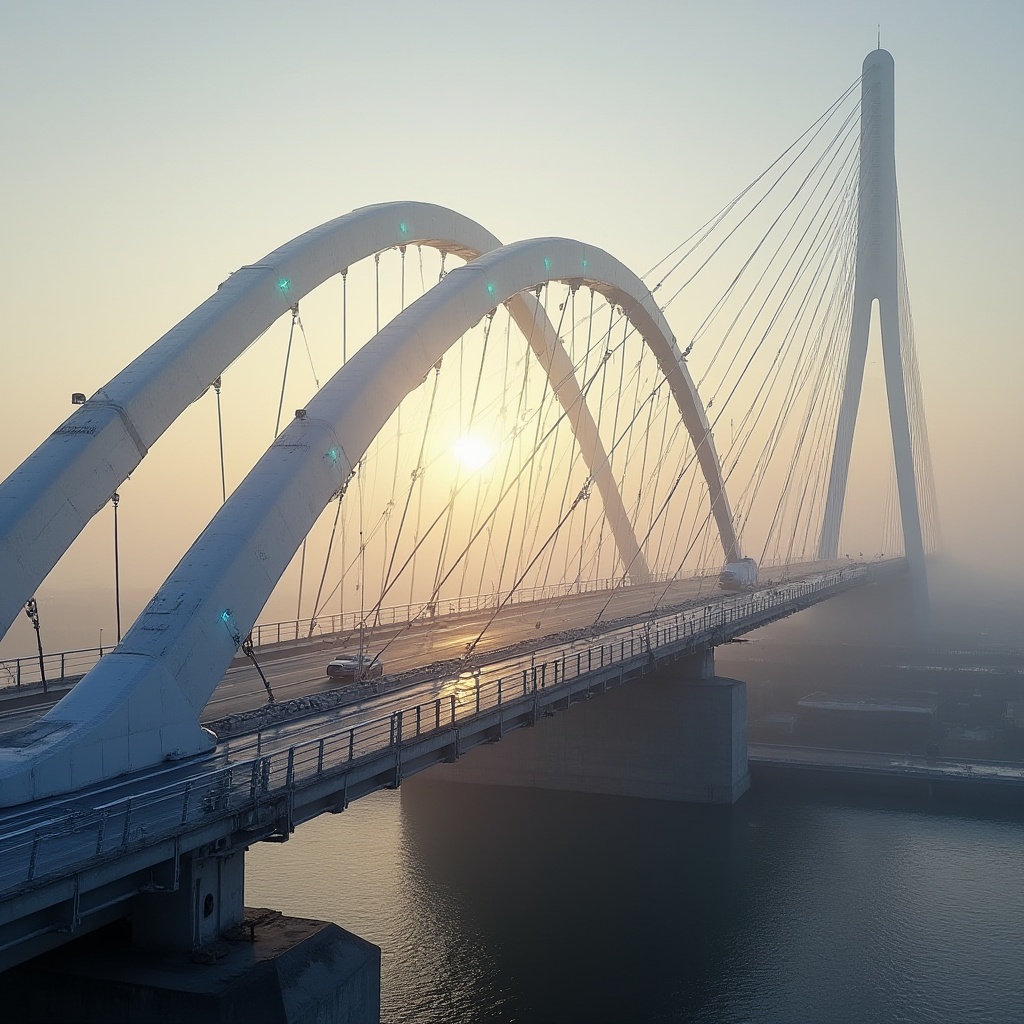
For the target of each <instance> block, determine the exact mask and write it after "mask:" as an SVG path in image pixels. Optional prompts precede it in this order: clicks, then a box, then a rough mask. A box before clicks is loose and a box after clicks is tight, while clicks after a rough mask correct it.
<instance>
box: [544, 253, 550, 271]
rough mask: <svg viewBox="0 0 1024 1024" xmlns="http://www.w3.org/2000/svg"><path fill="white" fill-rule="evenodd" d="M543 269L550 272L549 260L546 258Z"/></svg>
mask: <svg viewBox="0 0 1024 1024" xmlns="http://www.w3.org/2000/svg"><path fill="white" fill-rule="evenodd" d="M544 269H545V270H550V269H551V260H550V259H548V257H547V256H545V257H544Z"/></svg>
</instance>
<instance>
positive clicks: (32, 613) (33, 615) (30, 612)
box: [25, 597, 46, 693]
mask: <svg viewBox="0 0 1024 1024" xmlns="http://www.w3.org/2000/svg"><path fill="white" fill-rule="evenodd" d="M25 614H26V615H27V616H28V617H29V618H30V619H31V620H32V628H33V629H34V630H35V631H36V648H37V650H38V651H39V678H40V679H41V680H42V681H43V693H46V669H45V668H44V667H43V640H42V637H41V636H40V635H39V605H38V604H36V599H35V598H34V597H30V598H29V599H28V600H27V601H26V602H25Z"/></svg>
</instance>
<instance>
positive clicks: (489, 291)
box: [487, 281, 495, 295]
mask: <svg viewBox="0 0 1024 1024" xmlns="http://www.w3.org/2000/svg"><path fill="white" fill-rule="evenodd" d="M494 290H495V289H494V284H493V282H491V281H488V282H487V294H488V295H493V294H494Z"/></svg>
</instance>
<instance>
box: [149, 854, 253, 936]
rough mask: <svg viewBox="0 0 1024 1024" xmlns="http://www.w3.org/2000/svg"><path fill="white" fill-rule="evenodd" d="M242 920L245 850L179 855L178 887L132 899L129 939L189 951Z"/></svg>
mask: <svg viewBox="0 0 1024 1024" xmlns="http://www.w3.org/2000/svg"><path fill="white" fill-rule="evenodd" d="M244 918H245V851H244V850H236V851H234V852H232V853H228V854H219V855H218V854H214V855H212V856H205V857H203V856H197V855H190V856H186V857H182V858H181V861H180V864H179V868H178V886H177V888H176V889H175V888H173V885H172V887H169V888H167V889H154V890H153V891H152V892H147V893H142V894H141V895H139V896H136V897H135V901H134V905H133V907H132V941H133V942H134V943H135V944H136V945H138V946H143V947H148V948H152V949H165V950H183V951H188V952H193V951H195V950H198V949H201V948H202V947H203V946H206V945H208V944H209V943H211V942H214V941H215V940H217V939H218V938H219V937H220V936H221V935H223V934H224V932H226V931H227V930H228V929H229V928H232V927H234V926H235V925H239V924H241V923H242V921H243V920H244Z"/></svg>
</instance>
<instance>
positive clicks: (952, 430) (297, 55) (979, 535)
mask: <svg viewBox="0 0 1024 1024" xmlns="http://www.w3.org/2000/svg"><path fill="white" fill-rule="evenodd" d="M878 23H880V24H881V39H882V44H883V46H885V47H886V48H887V49H889V50H890V51H891V52H892V54H893V56H894V58H895V61H896V118H897V168H898V176H899V186H900V202H901V212H902V223H903V235H904V241H905V248H906V255H907V266H908V277H909V281H910V290H911V297H912V302H913V310H914V318H915V325H916V332H917V340H918V350H919V358H920V364H921V372H922V378H923V385H924V393H925V402H926V407H927V411H928V416H929V427H930V432H931V443H932V450H933V454H934V459H935V466H936V476H937V480H938V489H939V501H940V506H941V514H942V517H943V524H944V528H945V534H946V538H947V542H948V543H949V546H950V547H951V549H953V550H954V552H955V553H961V554H963V555H964V556H965V557H969V558H972V559H975V558H984V559H985V560H987V561H990V562H993V561H1000V560H1002V561H1005V562H1010V563H1014V564H1016V565H1017V566H1018V567H1019V566H1021V565H1022V563H1024V531H1021V530H1020V528H1019V522H1020V508H1021V506H1022V503H1024V481H1022V478H1024V455H1022V440H1021V439H1022V437H1024V412H1022V409H1024V403H1022V401H1021V384H1022V381H1024V355H1022V346H1021V344H1020V341H1021V327H1020V325H1021V323H1022V322H1024V298H1022V294H1024V292H1022V289H1021V287H1020V285H1019V283H1018V275H1019V268H1020V264H1021V259H1020V255H1019V248H1020V240H1021V238H1022V237H1024V199H1022V197H1021V185H1020V182H1021V167H1022V163H1024V117H1022V113H1021V112H1022V110H1024V58H1022V56H1021V54H1022V52H1024V3H1021V2H1020V0H987V2H985V0H982V2H974V3H951V2H940V0H922V2H900V3H890V2H886V3H883V2H871V0H856V2H835V0H829V2H824V3H823V2H821V0H811V2H795V0H785V2H784V0H777V2H765V0H752V2H701V3H697V2H687V0H675V2H656V3H643V2H635V3H605V2H594V0H591V2H587V3H565V2H546V3H539V2H533V0H520V2H517V3H514V4H513V3H505V4H495V3H486V2H475V3H458V4H452V3H444V2H441V3H434V4H423V3H411V2H392V3H388V2H378V3H372V4H370V3H364V4H359V5H356V4H351V3H345V2H338V0H334V2H330V3H326V2H325V3H313V2H301V0H300V2H288V3H281V2H276V3H263V2H246V3H228V2H206V3H199V2H176V3H169V2H146V3H139V2H137V0H134V2H123V3H112V2H99V0H94V2H88V3H85V2H79V3H48V2H45V0H43V2H36V3H10V2H7V0H2V2H0V87H2V92H3V95H4V97H5V101H4V103H3V105H2V107H0V133H2V137H3V148H2V152H3V159H2V162H0V181H2V186H3V187H2V190H0V196H2V202H0V303H2V308H3V311H4V312H3V317H2V320H0V324H2V326H0V353H2V356H0V358H2V360H3V363H2V365H3V370H4V388H3V401H2V402H0V430H2V436H3V437H4V442H3V446H2V448H0V477H2V476H5V475H6V474H7V473H8V472H9V471H10V470H11V469H12V468H13V467H14V466H16V465H17V464H18V463H19V462H20V461H21V459H23V458H24V457H25V456H26V455H27V454H28V453H29V452H30V451H31V450H32V449H33V448H34V447H35V446H36V445H37V444H38V443H39V442H40V441H41V440H42V439H43V438H44V437H45V436H46V435H47V434H48V433H49V432H50V431H51V430H53V429H54V427H56V426H57V425H58V424H59V423H60V422H61V421H62V420H63V419H64V418H65V416H66V415H67V414H68V412H69V411H70V408H69V406H68V396H69V394H70V393H71V392H72V391H78V390H80V391H85V392H87V393H90V394H91V393H92V392H93V391H94V390H95V389H96V388H98V387H99V386H101V385H102V384H103V383H104V382H105V381H106V380H108V379H109V378H110V377H112V376H113V375H114V374H115V373H116V372H117V371H118V370H119V369H120V368H121V367H122V366H123V365H124V364H125V363H126V362H128V361H129V360H130V359H131V358H133V357H134V356H135V355H137V354H138V353H139V352H140V351H142V350H143V349H144V348H145V347H147V346H148V345H149V344H150V343H151V342H152V341H154V340H155V339H156V338H158V337H159V336H160V335H161V334H163V333H164V332H165V331H166V330H167V329H168V328H169V327H170V326H172V325H173V324H174V323H175V322H177V321H178V320H179V319H180V318H181V317H182V316H184V315H185V314H186V313H188V312H189V311H190V310H191V309H192V308H193V307H194V306H195V305H197V304H198V303H199V302H200V301H202V300H203V299H204V298H205V297H206V296H207V295H208V294H210V292H211V291H213V290H214V289H215V287H216V285H217V284H218V282H220V281H221V280H223V279H224V278H225V277H226V276H227V274H228V273H229V272H230V271H232V270H234V269H235V268H237V267H238V266H240V265H242V264H244V263H248V262H252V261H254V260H256V259H258V258H259V257H260V256H262V255H263V254H264V253H266V252H267V251H269V250H271V249H273V248H275V247H276V246H277V245H279V244H281V243H282V242H284V241H285V240H287V239H289V238H291V237H293V236H294V235H296V234H298V233H300V232H301V231H303V230H305V229H307V228H309V227H312V226H313V225H315V224H318V223H320V222H322V221H324V220H327V219H329V218H331V217H334V216H337V215H339V214H341V213H344V212H346V211H348V210H351V209H353V208H355V207H358V206H361V205H364V204H367V203H375V202H382V201H386V200H390V199H421V200H425V201H430V202H435V203H440V204H442V205H447V206H451V207H454V208H456V209H458V210H460V211H462V212H464V213H466V214H468V215H470V216H472V217H474V218H475V219H477V220H479V221H480V222H482V223H483V224H484V225H486V226H487V227H489V228H490V229H491V230H492V231H494V232H495V233H496V234H497V235H499V237H502V238H503V239H505V240H507V241H511V240H514V239H516V238H524V237H530V236H534V235H542V234H556V235H567V236H572V237H577V238H580V239H583V240H585V241H588V242H592V243H594V244H597V245H600V246H601V247H603V248H605V249H607V250H608V251H610V252H611V253H613V254H614V255H616V256H618V257H619V258H620V259H621V260H622V261H623V262H625V263H626V264H628V265H630V266H632V267H633V268H634V269H636V270H637V271H638V272H639V271H642V270H645V269H646V268H647V267H648V266H650V265H651V264H652V263H653V262H654V261H655V260H656V259H657V258H659V257H660V256H661V255H662V254H663V253H664V252H666V251H667V250H669V249H670V248H672V246H674V245H675V244H676V243H677V242H678V241H680V240H681V239H682V238H683V237H684V236H686V235H687V234H689V232H690V231H691V230H693V229H694V228H695V227H696V226H697V225H699V224H700V223H702V222H703V221H704V220H705V219H706V218H707V217H708V216H710V215H711V214H712V213H713V212H714V211H715V210H717V209H718V208H719V207H721V206H722V205H723V203H724V202H726V201H727V200H728V199H729V198H731V197H732V196H733V195H734V194H735V193H736V192H737V191H739V189H741V188H742V187H743V186H744V185H745V184H746V183H747V182H748V181H749V180H750V179H751V178H752V177H753V176H754V175H755V174H756V173H757V172H758V171H759V170H760V169H761V168H763V167H764V166H765V165H766V164H767V163H768V162H769V161H771V160H772V159H773V158H774V157H775V156H776V155H777V154H778V153H779V152H781V150H782V149H783V148H785V146H786V145H788V144H789V142H791V141H792V140H793V139H794V138H795V137H796V136H797V135H798V134H799V133H800V132H801V131H803V129H804V128H805V127H806V126H807V125H808V124H810V123H811V122H812V121H813V120H814V119H815V118H816V117H817V116H818V115H819V114H820V113H821V112H822V111H823V110H824V109H825V107H826V106H827V105H828V104H829V103H830V102H831V101H832V100H833V99H834V98H835V97H837V96H838V95H839V94H840V93H841V92H842V91H843V90H844V89H845V88H846V87H847V86H848V85H849V84H850V83H851V82H853V81H854V80H855V79H856V78H857V77H858V75H859V72H860V66H861V62H862V60H863V58H864V56H865V54H866V53H867V51H868V50H869V49H871V48H872V47H873V46H874V45H875V33H876V24H878ZM869 358H870V357H869ZM871 372H872V371H871V368H870V367H869V375H870V373H871ZM874 372H875V373H876V374H877V363H876V366H875V370H874ZM274 373H275V374H276V373H277V370H276V369H275V370H274ZM273 411H274V410H270V409H260V410H259V413H258V416H259V418H260V422H262V421H263V420H268V419H269V418H270V417H271V415H272V412H273ZM197 415H198V414H197ZM253 415H254V416H256V415H257V414H256V413H255V412H254V413H253ZM182 429H183V430H184V429H185V428H182ZM182 437H183V438H184V440H185V442H186V450H187V440H188V435H187V433H186V434H184V435H182V434H181V432H180V431H179V442H180V441H181V439H182ZM268 440H269V439H268V438H266V439H263V441H262V442H261V445H260V446H259V447H258V449H257V452H258V451H261V450H262V447H265V444H266V442H267V441H268ZM167 443H168V444H169V445H170V444H172V443H174V441H173V439H172V438H170V437H169V438H168V439H167ZM183 467H184V468H183ZM145 472H146V469H145V464H144V467H143V468H142V469H140V471H139V472H138V473H137V474H135V477H136V478H140V477H144V474H145ZM154 472H155V470H154ZM161 472H166V474H167V478H168V481H169V482H168V487H170V488H171V489H172V493H173V492H174V491H173V489H174V488H175V487H176V486H178V485H179V484H180V482H181V481H186V482H187V480H188V469H187V460H182V464H181V465H180V466H178V467H177V468H175V466H174V465H173V464H171V463H166V464H165V467H164V469H162V470H161ZM175 474H177V476H176V475H175ZM236 482H237V481H236ZM134 483H136V480H133V484H134ZM151 483H152V484H153V486H154V493H157V489H156V486H155V485H156V483H158V481H151ZM140 486H141V484H140ZM154 500H155V499H154ZM165 500H166V499H165ZM214 509H215V504H213V505H211V507H209V508H208V509H206V511H205V518H208V516H209V514H211V513H212V511H214ZM126 518H127V517H126ZM205 518H204V519H203V520H202V521H203V522H205ZM199 525H200V526H201V525H202V523H200V524H199ZM106 528H107V527H106V526H104V527H103V530H104V531H105V530H106ZM97 529H99V528H98V527H97ZM124 529H125V531H126V535H125V543H126V544H127V545H129V547H128V550H129V552H131V553H132V554H131V557H130V559H129V561H130V564H129V565H128V566H127V567H126V572H127V573H128V578H129V582H130V583H131V584H132V585H137V586H139V587H143V588H145V586H148V585H149V583H148V579H149V577H148V576H147V572H146V571H144V563H146V557H145V552H146V550H147V545H148V544H150V543H152V542H151V541H150V540H147V537H146V533H145V530H144V524H143V523H139V522H135V523H133V522H132V521H131V519H130V518H127V521H126V523H125V526H124ZM105 536H106V533H105V532H104V533H103V534H102V535H101V534H98V533H97V532H96V529H94V530H91V531H89V532H87V533H86V534H85V535H84V536H83V539H82V542H81V544H82V547H83V550H85V551H86V552H88V550H90V549H89V545H92V546H93V549H94V551H99V550H100V548H101V547H102V544H104V543H106V541H105V540H103V539H102V538H105ZM194 536H195V530H192V532H191V533H190V534H188V536H184V535H183V538H182V539H179V538H175V540H174V542H173V544H172V545H171V547H172V549H173V557H171V556H170V555H168V556H166V557H163V558H162V559H158V560H157V561H158V563H159V575H158V577H157V579H155V580H153V581H152V586H150V590H152V588H153V587H154V586H155V585H156V583H158V582H159V579H160V578H162V574H163V573H164V572H166V571H167V569H169V568H170V567H171V566H172V565H173V563H174V561H175V560H176V558H177V556H179V555H180V554H181V553H182V551H183V550H184V548H185V546H187V543H188V541H189V540H191V538H192V537H194ZM74 557H78V558H79V561H78V562H75V561H74ZM105 557H106V556H105V555H104V558H105ZM69 558H71V559H72V561H71V562H70V563H69V565H70V566H71V568H69V569H67V570H66V578H65V582H66V583H67V582H87V580H86V579H85V577H88V575H89V571H90V567H94V566H95V564H96V561H95V559H96V558H99V555H95V557H93V556H92V555H89V554H87V553H86V554H82V555H80V556H69ZM75 566H77V570H76V569H75ZM19 628H23V627H20V626H19Z"/></svg>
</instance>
